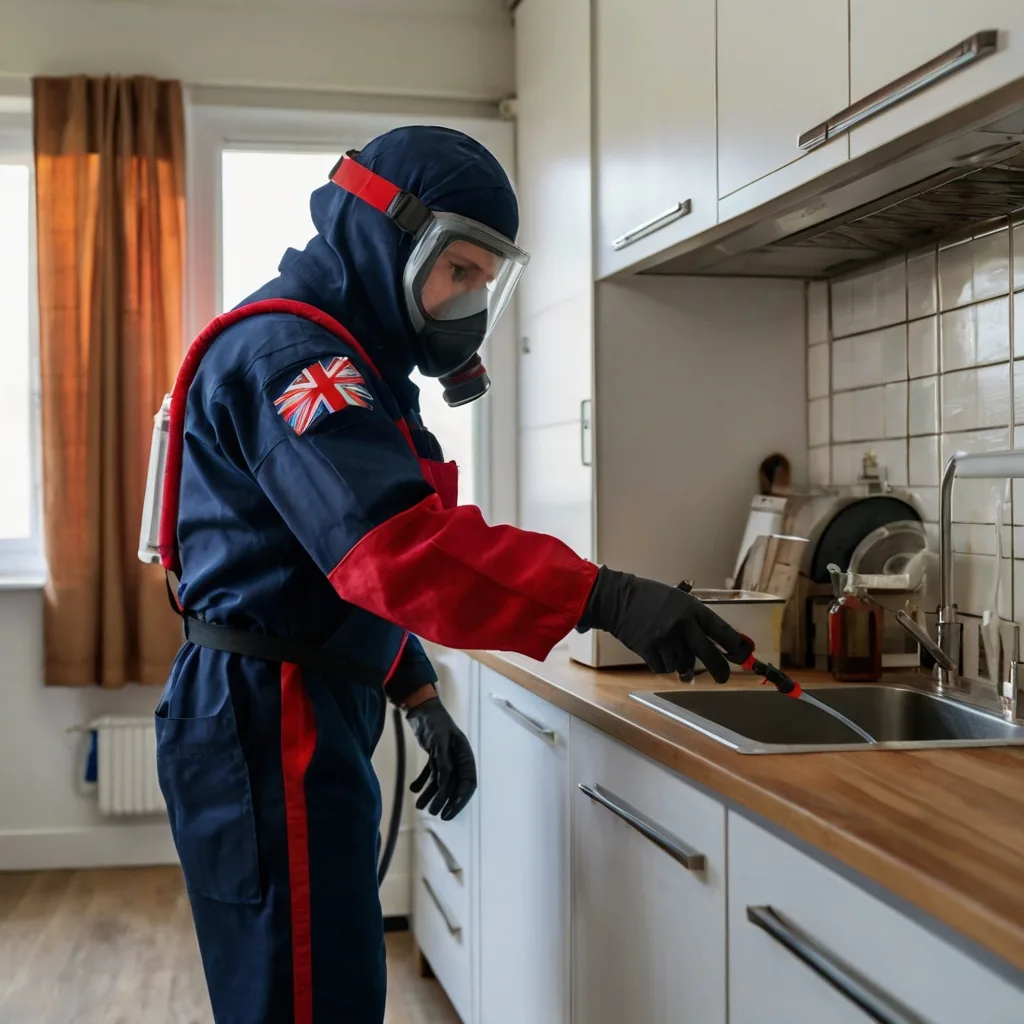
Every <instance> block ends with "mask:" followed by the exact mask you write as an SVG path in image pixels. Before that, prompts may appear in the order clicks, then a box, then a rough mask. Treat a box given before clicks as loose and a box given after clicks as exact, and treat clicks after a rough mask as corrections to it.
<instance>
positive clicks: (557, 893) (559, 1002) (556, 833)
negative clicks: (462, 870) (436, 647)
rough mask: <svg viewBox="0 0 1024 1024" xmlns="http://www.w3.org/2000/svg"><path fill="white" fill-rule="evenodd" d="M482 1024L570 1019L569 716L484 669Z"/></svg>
mask: <svg viewBox="0 0 1024 1024" xmlns="http://www.w3.org/2000/svg"><path fill="white" fill-rule="evenodd" d="M479 767H480V790H479V795H478V798H477V799H478V800H479V806H478V813H479V821H480V929H479V935H480V1021H481V1022H482V1024H527V1022H529V1024H565V1022H566V1021H567V1020H568V1019H569V795H568V794H569V716H568V715H567V714H566V713H565V712H564V711H562V710H560V709H558V708H555V707H553V706H552V705H551V704H548V703H547V702H546V701H543V700H541V699H540V698H539V697H536V696H534V695H533V694H531V693H528V692H527V691H526V690H523V689H522V688H521V687H518V686H516V685H515V684H514V683H512V682H510V681H509V680H508V679H506V678H504V677H503V676H501V675H499V674H498V673H496V672H493V671H491V669H489V668H486V667H483V668H481V672H480V759H479Z"/></svg>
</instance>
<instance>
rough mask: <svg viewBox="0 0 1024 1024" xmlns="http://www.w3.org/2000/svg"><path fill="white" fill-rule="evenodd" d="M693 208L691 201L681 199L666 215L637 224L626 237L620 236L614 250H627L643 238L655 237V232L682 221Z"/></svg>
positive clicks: (656, 216) (614, 243) (614, 242)
mask: <svg viewBox="0 0 1024 1024" xmlns="http://www.w3.org/2000/svg"><path fill="white" fill-rule="evenodd" d="M691 208H692V204H691V202H690V200H689V199H681V200H680V201H679V202H678V203H676V205H675V206H670V207H669V208H668V209H667V210H665V212H664V213H659V214H657V215H655V216H654V217H652V218H651V219H650V220H645V221H644V222H643V223H642V224H637V226H636V227H635V228H632V229H631V230H629V231H627V232H626V233H625V234H624V235H619V237H618V238H616V239H615V240H614V241H613V242H612V248H613V249H614V250H615V251H616V252H618V251H619V250H620V249H625V248H626V246H627V245H632V244H633V243H634V242H639V241H640V239H641V238H646V237H647V236H648V235H653V234H654V232H655V231H660V230H661V229H662V228H663V227H665V226H666V225H668V224H671V223H673V222H674V221H677V220H681V219H682V218H683V217H685V216H686V215H687V214H688V213H689V212H690V210H691Z"/></svg>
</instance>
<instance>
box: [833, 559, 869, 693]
mask: <svg viewBox="0 0 1024 1024" xmlns="http://www.w3.org/2000/svg"><path fill="white" fill-rule="evenodd" d="M828 655H829V666H830V668H831V669H832V675H833V677H834V678H835V679H837V680H839V681H840V682H849V683H873V682H876V681H877V680H878V679H880V678H881V677H882V608H881V606H880V605H878V604H876V603H875V602H874V601H872V600H870V598H868V596H867V591H866V590H864V588H863V587H857V586H855V584H854V576H853V574H852V573H849V574H847V579H846V587H845V589H844V590H843V593H842V594H840V596H839V597H838V598H836V601H835V603H834V604H833V605H832V607H831V608H830V609H829V612H828Z"/></svg>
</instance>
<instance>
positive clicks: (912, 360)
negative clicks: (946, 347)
mask: <svg viewBox="0 0 1024 1024" xmlns="http://www.w3.org/2000/svg"><path fill="white" fill-rule="evenodd" d="M907 361H908V363H909V369H910V376H911V377H930V376H931V375H932V374H933V373H938V372H939V319H938V317H935V316H928V317H925V318H924V319H923V320H912V321H911V322H910V323H909V324H907Z"/></svg>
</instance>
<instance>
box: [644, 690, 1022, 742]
mask: <svg viewBox="0 0 1024 1024" xmlns="http://www.w3.org/2000/svg"><path fill="white" fill-rule="evenodd" d="M806 692H807V693H809V694H810V695H811V696H812V697H816V698H817V699H818V700H820V701H821V702H822V703H824V704H828V705H829V706H830V707H832V708H835V710H836V711H839V712H841V713H842V714H844V715H845V716H846V717H847V718H849V719H850V720H851V721H853V722H856V723H857V725H859V726H860V727H861V728H862V729H865V730H866V731H867V732H868V733H870V734H871V735H872V736H873V737H874V738H875V741H876V742H874V743H867V742H866V741H865V740H863V739H861V738H860V737H859V736H858V735H857V734H856V733H855V732H853V731H852V730H851V729H849V728H848V727H847V726H845V725H843V723H842V722H840V721H838V720H837V719H835V718H833V717H832V716H831V715H829V714H827V713H826V712H825V711H822V710H820V709H818V708H816V707H814V706H813V705H812V704H808V703H807V702H806V701H802V700H793V698H792V697H786V696H784V695H783V694H781V693H779V692H777V691H776V690H770V689H759V690H745V689H744V690H741V689H728V688H723V689H721V690H696V689H694V690H663V691H658V692H644V693H631V694H630V697H632V698H633V700H636V701H639V702H640V703H641V704H645V705H647V707H650V708H654V710H656V711H660V712H661V713H662V714H664V715H667V716H668V717H669V718H673V719H675V720H676V721H678V722H682V723H683V724H684V725H688V726H689V727H690V728H691V729H696V730H697V731H698V732H702V733H704V735H705V736H710V737H711V738H712V739H714V740H718V742H719V743H724V744H725V745H726V746H728V747H732V748H733V749H734V750H736V751H738V752H739V753H741V754H798V753H811V752H820V751H825V750H913V749H921V748H926V747H929V748H930V747H1002V746H1017V745H1022V746H1024V725H1019V724H1014V723H1012V722H1007V721H1005V720H1004V719H1002V718H999V717H998V716H996V715H994V714H991V713H989V712H987V711H983V710H981V709H980V708H974V707H971V706H970V705H968V704H964V703H962V702H961V701H959V700H951V699H949V698H947V697H940V696H938V695H936V694H934V693H926V692H924V691H922V690H915V689H912V688H911V687H906V686H853V685H843V686H822V687H813V688H810V689H808V690H807V691H806Z"/></svg>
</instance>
